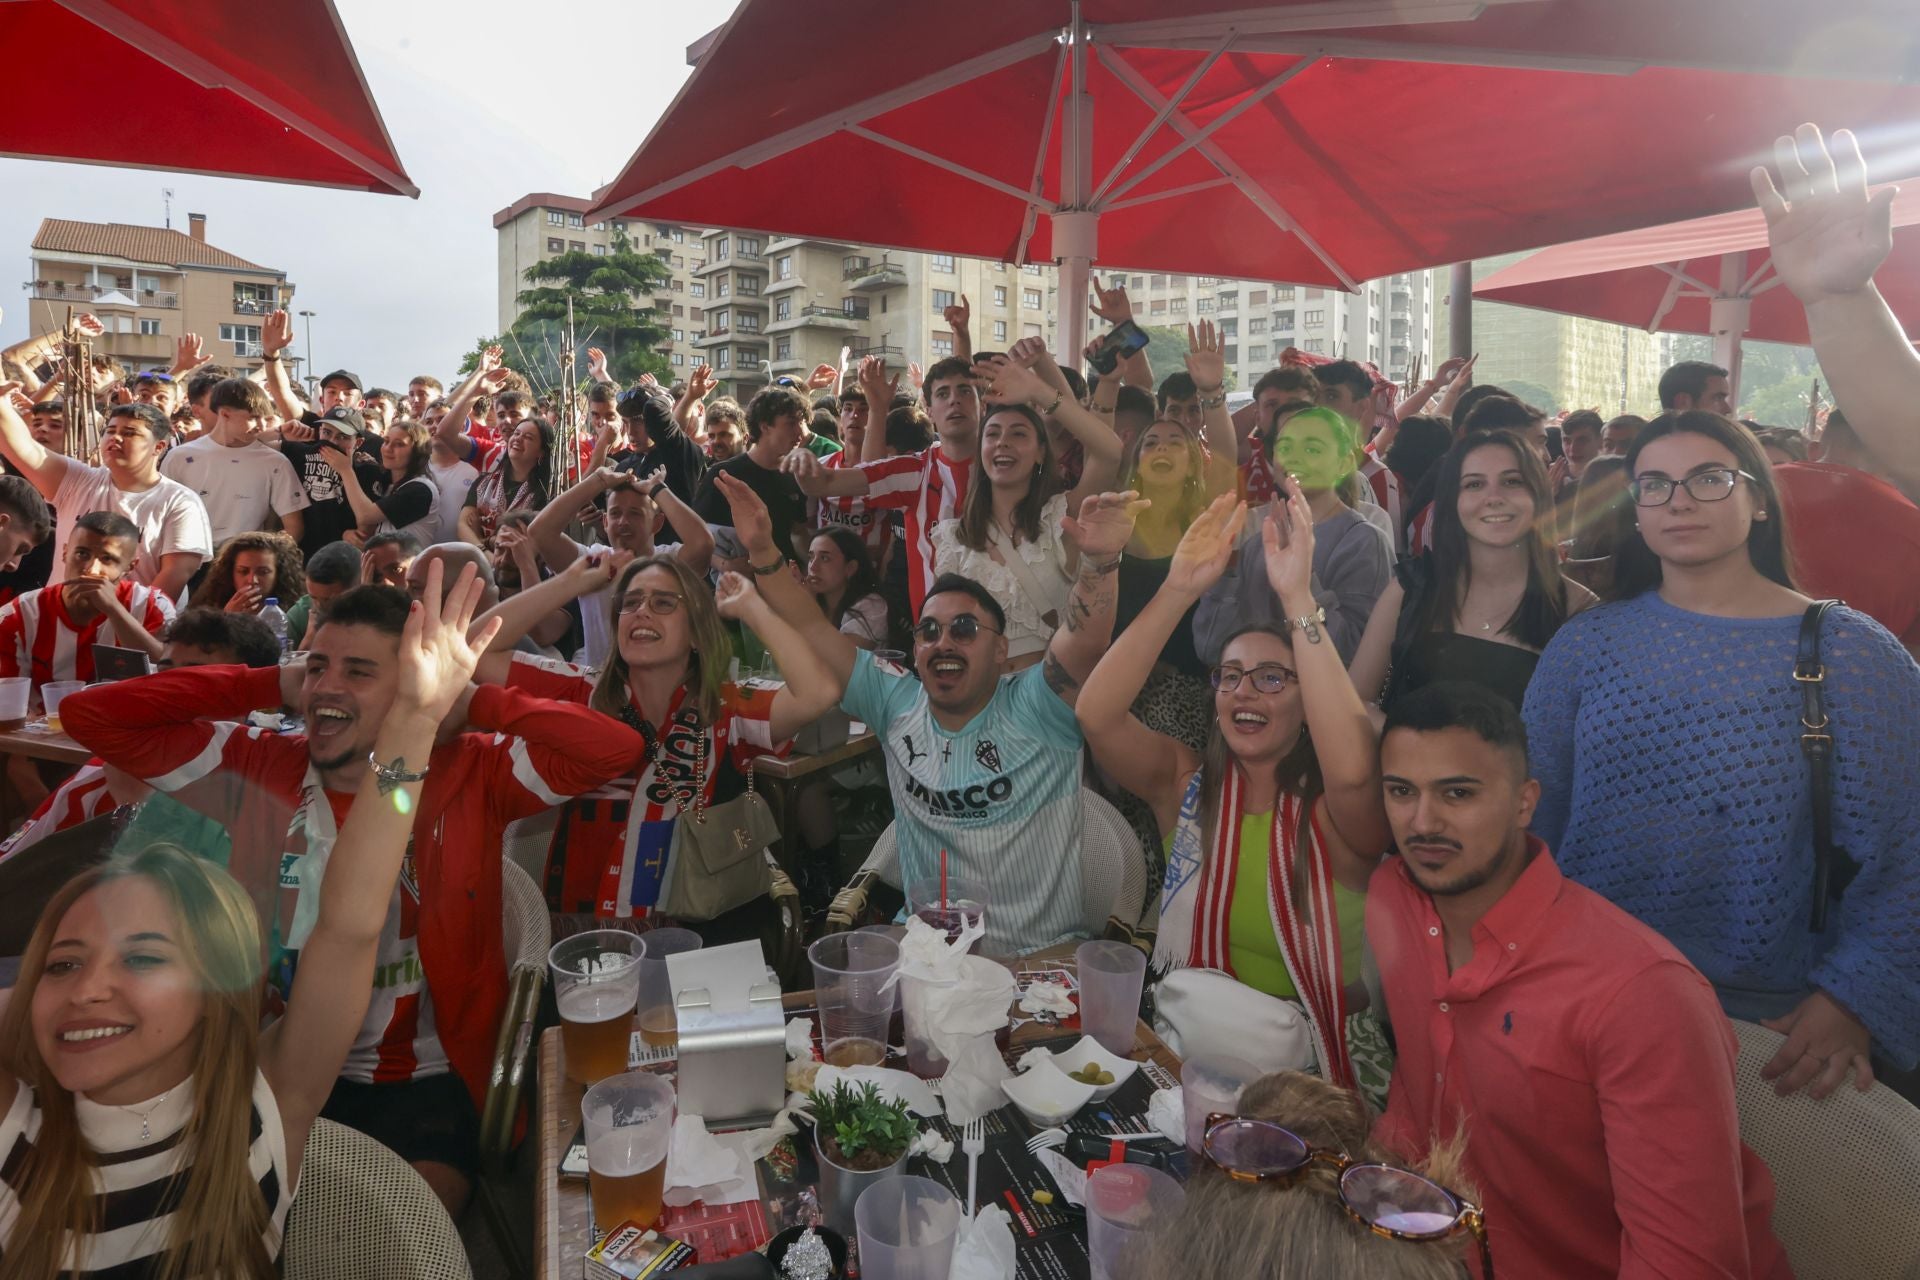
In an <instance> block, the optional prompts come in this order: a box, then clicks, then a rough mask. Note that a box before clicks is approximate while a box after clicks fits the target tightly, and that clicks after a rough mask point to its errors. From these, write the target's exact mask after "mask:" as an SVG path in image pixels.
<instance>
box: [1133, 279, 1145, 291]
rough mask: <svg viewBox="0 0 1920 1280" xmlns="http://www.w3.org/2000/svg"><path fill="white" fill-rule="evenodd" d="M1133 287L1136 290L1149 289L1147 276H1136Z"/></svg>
mask: <svg viewBox="0 0 1920 1280" xmlns="http://www.w3.org/2000/svg"><path fill="white" fill-rule="evenodd" d="M1131 287H1132V288H1134V289H1144V288H1146V287H1147V278H1146V277H1145V276H1135V277H1134V278H1133V284H1132V286H1131Z"/></svg>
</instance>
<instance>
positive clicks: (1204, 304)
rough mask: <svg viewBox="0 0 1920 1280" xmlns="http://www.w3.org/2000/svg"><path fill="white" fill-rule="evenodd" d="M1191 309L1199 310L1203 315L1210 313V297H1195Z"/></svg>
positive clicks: (1211, 306) (1211, 301) (1211, 305)
mask: <svg viewBox="0 0 1920 1280" xmlns="http://www.w3.org/2000/svg"><path fill="white" fill-rule="evenodd" d="M1193 309H1194V310H1195V311H1197V312H1199V313H1200V314H1201V315H1203V316H1209V315H1212V314H1213V299H1212V298H1195V299H1194V300H1193Z"/></svg>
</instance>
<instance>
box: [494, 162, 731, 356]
mask: <svg viewBox="0 0 1920 1280" xmlns="http://www.w3.org/2000/svg"><path fill="white" fill-rule="evenodd" d="M592 207H593V202H592V201H591V200H586V199H583V198H581V197H578V196H563V195H557V194H555V193H554V192H551V191H535V192H532V193H530V194H528V195H524V196H521V197H520V198H519V199H518V200H516V201H514V202H513V203H512V204H510V205H508V206H507V207H506V208H504V209H502V210H500V212H498V213H496V214H494V215H493V228H494V232H495V239H496V247H497V253H498V265H497V276H498V280H497V287H498V289H499V324H500V327H499V330H498V332H500V333H505V332H506V331H507V330H508V329H511V328H512V327H513V322H514V321H516V320H518V319H519V318H520V291H521V290H522V289H526V288H528V287H529V285H528V284H527V277H526V270H527V268H528V267H531V266H533V265H534V264H536V263H538V262H541V261H543V260H545V259H547V258H554V257H558V256H559V255H561V254H563V253H592V254H597V255H600V256H603V257H604V256H605V255H606V254H607V253H608V252H609V251H610V250H611V249H612V247H613V241H614V234H615V233H616V232H619V231H624V232H625V233H626V235H627V239H628V241H629V242H630V243H631V244H632V245H633V247H634V248H635V249H636V250H638V251H639V252H641V253H652V254H655V255H657V256H658V257H659V259H660V263H661V265H662V266H664V267H665V268H667V271H668V273H669V275H668V279H667V281H666V282H665V283H664V284H663V285H662V286H661V287H660V289H659V290H658V291H657V292H656V293H654V294H653V295H652V301H653V305H654V306H655V307H656V308H657V309H658V310H659V311H660V312H661V315H660V320H659V323H660V325H661V327H662V328H664V329H666V330H667V334H666V337H665V338H663V339H662V341H661V343H660V346H659V348H658V350H659V352H660V355H661V356H662V357H663V358H664V359H665V360H666V362H667V364H668V365H669V366H671V367H672V369H673V372H674V375H675V376H676V377H678V376H681V375H683V374H684V373H685V371H686V370H687V369H688V368H690V367H691V366H693V365H694V364H697V363H698V362H699V358H700V357H699V353H698V352H697V351H696V350H695V348H694V346H693V343H692V335H693V334H694V333H695V332H697V331H698V330H699V329H700V328H701V327H702V326H703V324H704V320H703V317H702V312H703V311H704V309H705V308H704V305H703V303H702V302H701V301H700V300H699V298H700V293H701V292H702V290H700V289H697V288H696V287H695V285H696V274H697V273H698V272H699V271H700V270H701V269H702V268H703V267H705V265H706V260H705V253H704V250H703V248H702V239H701V237H702V235H703V234H704V233H703V231H702V229H701V228H699V227H687V226H674V225H671V224H665V223H654V222H637V221H633V220H630V219H625V218H616V219H613V220H611V221H605V222H594V223H589V222H587V220H586V217H585V215H586V213H587V211H588V210H589V209H591V208H592Z"/></svg>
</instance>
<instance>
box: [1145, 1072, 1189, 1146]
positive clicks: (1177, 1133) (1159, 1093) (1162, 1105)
mask: <svg viewBox="0 0 1920 1280" xmlns="http://www.w3.org/2000/svg"><path fill="white" fill-rule="evenodd" d="M1185 1106H1186V1104H1185V1102H1184V1101H1183V1099H1182V1096H1181V1093H1180V1086H1179V1085H1174V1086H1173V1087H1172V1088H1171V1089H1157V1090H1155V1091H1154V1094H1153V1096H1152V1097H1151V1098H1149V1099H1147V1123H1148V1124H1150V1125H1152V1126H1153V1127H1154V1129H1155V1130H1156V1131H1158V1132H1159V1134H1160V1136H1161V1137H1163V1138H1166V1139H1167V1140H1168V1141H1170V1142H1179V1143H1185V1142H1186V1140H1187V1113H1186V1110H1185Z"/></svg>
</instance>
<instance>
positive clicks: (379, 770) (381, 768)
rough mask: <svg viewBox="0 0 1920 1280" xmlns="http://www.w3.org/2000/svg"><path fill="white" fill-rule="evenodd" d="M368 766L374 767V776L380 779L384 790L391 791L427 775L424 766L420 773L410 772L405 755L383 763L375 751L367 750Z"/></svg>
mask: <svg viewBox="0 0 1920 1280" xmlns="http://www.w3.org/2000/svg"><path fill="white" fill-rule="evenodd" d="M367 767H368V768H370V769H372V770H373V776H374V777H376V778H378V779H379V780H380V790H381V791H383V792H384V791H391V790H393V789H394V788H395V787H398V786H401V785H402V784H404V783H408V782H420V781H422V780H423V779H425V778H426V776H427V771H426V769H425V768H422V769H421V770H420V771H419V772H418V773H413V772H409V771H408V769H407V758H406V757H405V756H395V757H394V758H393V763H392V764H381V763H380V761H379V759H378V758H377V757H375V755H374V754H373V752H371V751H369V752H367Z"/></svg>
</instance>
